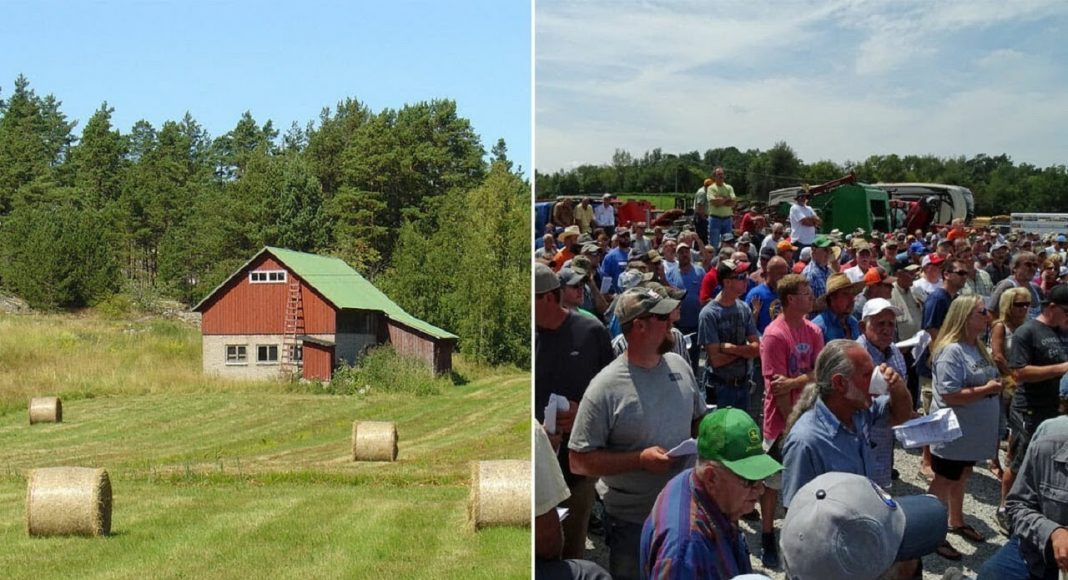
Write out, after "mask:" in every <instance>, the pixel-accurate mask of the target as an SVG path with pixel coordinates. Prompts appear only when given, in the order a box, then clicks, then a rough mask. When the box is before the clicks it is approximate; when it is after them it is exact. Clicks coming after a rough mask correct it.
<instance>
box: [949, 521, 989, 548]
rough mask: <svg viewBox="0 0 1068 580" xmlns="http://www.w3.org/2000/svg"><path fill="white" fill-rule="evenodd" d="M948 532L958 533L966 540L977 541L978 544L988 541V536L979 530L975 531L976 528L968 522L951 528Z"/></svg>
mask: <svg viewBox="0 0 1068 580" xmlns="http://www.w3.org/2000/svg"><path fill="white" fill-rule="evenodd" d="M948 532H949V533H951V534H956V535H958V536H960V537H962V538H964V539H965V540H969V541H972V542H975V543H976V544H982V543H983V542H985V541H986V538H984V537H983V536H982V535H981V534H980V533H979V532H977V531H975V528H973V527H971V526H969V525H968V524H964V525H963V526H956V527H952V528H949V530H948Z"/></svg>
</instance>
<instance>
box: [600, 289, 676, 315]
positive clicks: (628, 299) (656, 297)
mask: <svg viewBox="0 0 1068 580" xmlns="http://www.w3.org/2000/svg"><path fill="white" fill-rule="evenodd" d="M679 304H680V302H679V301H678V300H675V299H673V298H664V297H663V296H661V295H660V294H658V293H657V292H656V291H655V290H653V289H651V288H631V289H629V290H627V291H626V292H624V293H623V294H622V295H621V296H620V297H619V302H617V303H616V316H617V317H618V318H619V322H620V324H622V323H626V322H630V321H632V320H634V319H635V318H638V317H640V316H644V315H646V314H670V313H671V312H672V311H674V310H675V309H676V308H678V306H679Z"/></svg>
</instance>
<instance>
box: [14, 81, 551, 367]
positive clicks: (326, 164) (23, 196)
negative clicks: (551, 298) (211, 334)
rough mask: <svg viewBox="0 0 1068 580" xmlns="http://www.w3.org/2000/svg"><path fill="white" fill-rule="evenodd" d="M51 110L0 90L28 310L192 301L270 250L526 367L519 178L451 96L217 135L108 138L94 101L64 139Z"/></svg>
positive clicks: (187, 126)
mask: <svg viewBox="0 0 1068 580" xmlns="http://www.w3.org/2000/svg"><path fill="white" fill-rule="evenodd" d="M61 106H62V103H61V101H59V100H58V99H57V98H56V97H55V96H53V95H51V94H49V95H46V96H43V97H42V96H39V95H37V94H36V92H35V91H34V90H33V89H32V88H31V87H30V83H29V81H28V80H27V79H26V78H25V77H24V76H22V75H20V76H19V77H18V78H17V79H16V80H15V83H14V89H13V91H12V92H11V93H10V96H5V95H4V94H2V93H0V285H2V286H3V287H4V288H6V289H8V290H9V291H12V292H14V293H16V294H17V295H19V296H20V297H22V298H23V299H25V300H27V301H28V302H29V303H30V304H31V305H32V306H34V307H37V308H46V309H48V308H72V307H82V306H88V305H94V304H98V303H100V302H102V301H104V300H107V299H108V298H109V297H112V296H115V295H117V294H120V293H125V294H131V295H133V294H136V295H147V294H146V293H148V294H152V295H158V296H165V297H171V298H174V299H178V300H180V301H182V302H184V303H186V304H194V303H196V302H197V301H199V300H200V299H202V298H203V297H204V296H206V295H207V294H208V293H209V292H210V291H211V290H212V289H214V288H215V287H216V286H217V285H218V284H219V283H221V282H222V281H223V280H224V279H225V278H226V276H228V275H229V274H231V273H232V272H233V271H234V270H236V269H237V268H238V267H240V266H241V265H242V264H243V263H244V262H245V261H246V260H248V259H249V258H250V257H251V256H252V255H253V254H255V253H256V252H257V251H258V250H259V249H260V248H262V247H263V246H265V245H270V246H279V247H285V248H289V249H293V250H298V251H304V252H312V253H318V254H324V255H332V256H336V257H339V258H341V259H343V260H345V261H346V262H347V263H348V264H350V265H351V266H353V267H354V268H355V269H356V270H357V271H358V272H360V273H361V274H362V275H363V276H364V277H366V278H368V279H370V280H372V281H373V282H375V283H376V285H378V286H379V287H380V288H382V289H383V290H384V291H386V292H387V294H390V296H391V297H392V298H393V299H394V300H395V301H396V302H398V303H399V304H401V306H403V307H404V308H406V309H407V310H408V311H409V312H411V313H412V314H413V315H415V316H417V317H420V318H422V319H424V320H427V321H428V322H431V323H432V324H435V325H438V326H441V327H443V328H446V329H449V330H452V331H454V332H456V333H457V334H458V335H459V336H460V349H461V351H464V352H466V353H469V354H470V355H472V356H473V357H474V358H475V359H477V360H481V361H484V362H489V363H492V364H498V363H515V364H518V365H521V366H526V365H529V345H528V344H527V343H528V342H529V307H528V306H527V302H528V301H529V288H528V286H529V284H528V281H529V258H528V256H527V253H529V249H528V248H527V247H526V245H525V242H526V241H527V239H528V238H529V231H530V227H531V226H530V215H529V213H530V212H529V206H530V186H529V182H528V181H527V180H526V179H525V178H524V177H523V175H522V169H521V168H518V169H515V168H513V164H512V162H511V161H509V160H508V158H507V146H506V144H505V143H504V141H503V140H498V141H497V143H496V145H495V146H494V147H493V148H492V151H491V153H490V155H489V156H488V159H487V155H486V150H485V148H484V147H483V145H482V143H481V139H480V137H479V135H478V134H476V132H475V131H474V129H473V128H472V126H471V123H470V121H469V120H468V119H465V118H463V117H460V116H459V115H458V114H457V105H456V102H455V101H452V100H447V99H442V100H433V101H429V102H418V103H415V104H405V105H403V106H402V107H400V108H397V109H392V108H386V109H383V110H382V111H378V112H374V111H372V110H370V109H369V108H368V107H367V106H366V105H364V104H363V103H361V102H360V101H359V100H357V99H355V98H346V99H344V100H342V101H340V102H338V103H337V105H336V106H335V107H334V108H330V107H326V108H324V109H323V110H322V112H321V114H320V115H319V118H318V119H316V120H314V121H309V122H307V123H306V124H304V125H301V124H299V123H297V122H293V123H292V124H291V126H290V127H289V128H288V129H287V130H285V131H284V132H281V131H280V130H279V129H277V128H276V127H275V126H274V124H273V122H272V121H271V120H267V121H265V122H262V123H261V122H259V121H257V120H256V119H254V118H253V116H252V115H251V113H249V112H246V113H244V114H243V115H242V116H241V118H240V119H239V120H237V123H236V124H235V126H234V127H233V129H231V130H230V131H228V132H226V133H225V134H223V135H221V136H218V137H212V136H211V135H209V134H208V132H207V131H206V130H205V129H204V128H203V127H202V126H201V125H200V124H199V123H198V122H197V121H196V119H195V118H194V117H193V116H192V115H191V114H189V113H186V114H185V116H184V117H182V118H181V119H180V120H168V121H165V122H164V123H163V124H162V126H160V127H155V126H153V125H152V124H151V123H149V122H148V121H145V120H140V121H137V122H136V123H134V125H133V127H131V128H130V130H129V131H127V132H123V131H121V130H119V129H118V128H116V127H114V126H113V124H112V114H113V113H114V109H113V108H112V107H110V106H109V105H108V104H107V102H104V103H103V104H101V106H100V108H99V109H97V110H96V112H95V113H94V114H93V115H92V116H91V117H90V118H89V119H88V121H87V122H86V123H85V126H84V128H83V129H82V132H81V135H80V136H77V135H76V134H75V132H74V129H75V127H76V126H77V121H72V120H70V119H68V118H67V116H66V115H65V114H64V113H63V111H62V108H61ZM513 240H515V242H513ZM487 305H491V306H492V308H489V307H487ZM524 321H526V322H524Z"/></svg>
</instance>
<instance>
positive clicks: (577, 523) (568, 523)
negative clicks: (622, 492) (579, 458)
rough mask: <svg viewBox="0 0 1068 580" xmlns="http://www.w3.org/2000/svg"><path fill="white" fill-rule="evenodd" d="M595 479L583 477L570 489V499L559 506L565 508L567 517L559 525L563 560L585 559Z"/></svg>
mask: <svg viewBox="0 0 1068 580" xmlns="http://www.w3.org/2000/svg"><path fill="white" fill-rule="evenodd" d="M596 482H597V478H596V477H584V478H582V480H580V481H579V482H578V483H576V484H575V485H574V486H573V487H572V488H571V497H569V498H567V499H566V500H564V502H563V503H561V504H560V506H561V507H565V508H567V510H568V511H567V517H566V518H564V521H563V522H562V523H561V527H563V529H564V554H563V559H564V560H569V559H586V531H587V529H588V528H589V526H590V512H592V511H593V494H594V491H593V485H594V484H595V483H596Z"/></svg>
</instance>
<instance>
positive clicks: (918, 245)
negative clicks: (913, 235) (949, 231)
mask: <svg viewBox="0 0 1068 580" xmlns="http://www.w3.org/2000/svg"><path fill="white" fill-rule="evenodd" d="M909 253H910V254H926V253H927V246H925V245H923V242H912V244H911V245H909Z"/></svg>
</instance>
